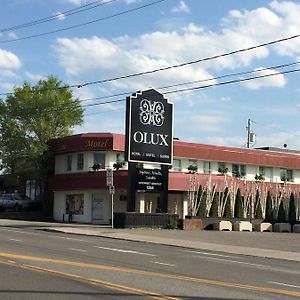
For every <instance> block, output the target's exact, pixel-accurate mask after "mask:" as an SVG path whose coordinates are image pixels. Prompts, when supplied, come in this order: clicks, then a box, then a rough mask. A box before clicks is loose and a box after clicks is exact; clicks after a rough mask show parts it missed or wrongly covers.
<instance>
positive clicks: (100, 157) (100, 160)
mask: <svg viewBox="0 0 300 300" xmlns="http://www.w3.org/2000/svg"><path fill="white" fill-rule="evenodd" d="M94 165H100V169H105V153H94Z"/></svg>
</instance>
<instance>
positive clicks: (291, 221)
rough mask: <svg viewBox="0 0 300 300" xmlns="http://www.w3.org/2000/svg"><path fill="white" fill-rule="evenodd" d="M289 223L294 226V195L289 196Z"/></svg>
mask: <svg viewBox="0 0 300 300" xmlns="http://www.w3.org/2000/svg"><path fill="white" fill-rule="evenodd" d="M289 222H290V223H291V224H294V223H295V222H296V204H295V197H294V193H291V195H290V203H289Z"/></svg>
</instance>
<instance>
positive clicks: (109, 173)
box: [106, 168, 115, 228]
mask: <svg viewBox="0 0 300 300" xmlns="http://www.w3.org/2000/svg"><path fill="white" fill-rule="evenodd" d="M106 185H107V186H108V191H109V194H110V195H111V228H114V194H115V187H114V172H113V169H110V168H108V169H106Z"/></svg>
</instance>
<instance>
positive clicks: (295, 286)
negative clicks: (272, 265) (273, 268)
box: [268, 281, 300, 289]
mask: <svg viewBox="0 0 300 300" xmlns="http://www.w3.org/2000/svg"><path fill="white" fill-rule="evenodd" d="M268 283H271V284H276V285H282V286H288V287H292V288H296V289H300V286H298V285H293V284H287V283H282V282H276V281H268Z"/></svg>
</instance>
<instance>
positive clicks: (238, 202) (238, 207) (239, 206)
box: [234, 188, 244, 218]
mask: <svg viewBox="0 0 300 300" xmlns="http://www.w3.org/2000/svg"><path fill="white" fill-rule="evenodd" d="M234 217H235V218H243V217H244V212H243V202H242V196H241V190H240V189H239V188H238V190H237V192H236V197H235V206H234Z"/></svg>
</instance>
